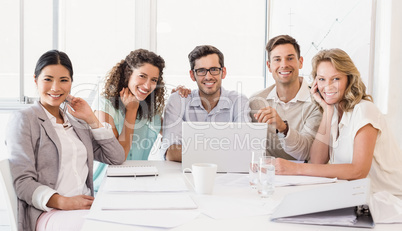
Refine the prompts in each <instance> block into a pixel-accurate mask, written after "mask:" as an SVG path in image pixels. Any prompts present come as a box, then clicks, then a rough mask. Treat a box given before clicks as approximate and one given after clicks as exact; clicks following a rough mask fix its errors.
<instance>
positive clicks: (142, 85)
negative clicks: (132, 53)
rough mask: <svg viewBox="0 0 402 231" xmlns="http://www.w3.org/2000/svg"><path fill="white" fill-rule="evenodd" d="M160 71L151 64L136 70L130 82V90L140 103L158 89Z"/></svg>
mask: <svg viewBox="0 0 402 231" xmlns="http://www.w3.org/2000/svg"><path fill="white" fill-rule="evenodd" d="M158 79H159V69H158V68H157V67H156V66H154V65H152V64H149V63H145V64H144V65H142V66H140V67H139V68H135V69H134V70H133V73H132V74H131V76H130V79H129V81H128V88H129V89H130V91H131V92H132V93H133V95H134V96H135V97H136V98H137V99H138V100H140V101H143V100H145V99H146V98H147V97H148V95H150V94H151V93H152V92H153V91H154V90H155V88H156V85H157V83H158Z"/></svg>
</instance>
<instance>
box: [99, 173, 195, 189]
mask: <svg viewBox="0 0 402 231" xmlns="http://www.w3.org/2000/svg"><path fill="white" fill-rule="evenodd" d="M103 190H104V191H105V192H180V191H188V188H187V186H186V184H185V182H184V180H183V178H181V177H177V178H176V177H163V176H157V177H152V176H149V177H108V178H107V179H106V182H105V185H104V188H103Z"/></svg>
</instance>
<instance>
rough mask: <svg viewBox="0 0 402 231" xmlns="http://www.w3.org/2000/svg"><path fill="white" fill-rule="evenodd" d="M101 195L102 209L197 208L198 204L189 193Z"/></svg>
mask: <svg viewBox="0 0 402 231" xmlns="http://www.w3.org/2000/svg"><path fill="white" fill-rule="evenodd" d="M100 196H102V200H101V201H102V204H101V209H102V210H148V209H149V210H172V209H196V208H197V205H196V204H195V202H194V201H193V199H192V198H191V196H190V195H188V194H170V193H167V194H156V193H147V194H137V193H103V194H102V195H100Z"/></svg>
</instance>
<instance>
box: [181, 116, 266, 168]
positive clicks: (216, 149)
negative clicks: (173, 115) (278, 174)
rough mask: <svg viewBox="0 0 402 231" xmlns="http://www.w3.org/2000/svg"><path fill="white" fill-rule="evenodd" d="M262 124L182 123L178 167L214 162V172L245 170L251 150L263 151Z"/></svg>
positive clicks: (264, 134)
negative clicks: (215, 167) (179, 165)
mask: <svg viewBox="0 0 402 231" xmlns="http://www.w3.org/2000/svg"><path fill="white" fill-rule="evenodd" d="M267 128H268V125H267V124H265V123H232V122H183V123H182V168H183V169H184V168H191V165H192V164H193V163H215V164H217V165H218V170H217V171H218V172H238V173H248V168H249V163H250V160H251V153H252V151H265V148H266V142H267Z"/></svg>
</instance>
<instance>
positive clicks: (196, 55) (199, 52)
mask: <svg viewBox="0 0 402 231" xmlns="http://www.w3.org/2000/svg"><path fill="white" fill-rule="evenodd" d="M211 54H217V55H218V57H219V65H221V66H220V67H225V62H224V61H225V60H224V57H223V53H222V52H221V51H220V50H219V49H218V48H216V47H214V46H211V45H202V46H196V47H195V48H194V50H192V51H191V52H190V54H188V61H190V67H191V70H194V66H195V61H196V60H197V59H200V58H202V57H204V56H207V55H211Z"/></svg>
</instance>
